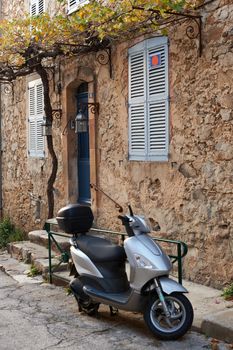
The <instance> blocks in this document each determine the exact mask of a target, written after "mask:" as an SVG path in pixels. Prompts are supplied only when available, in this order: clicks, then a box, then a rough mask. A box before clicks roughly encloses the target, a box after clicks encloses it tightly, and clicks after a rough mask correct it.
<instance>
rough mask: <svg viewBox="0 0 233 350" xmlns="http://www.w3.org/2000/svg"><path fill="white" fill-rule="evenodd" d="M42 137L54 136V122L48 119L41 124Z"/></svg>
mask: <svg viewBox="0 0 233 350" xmlns="http://www.w3.org/2000/svg"><path fill="white" fill-rule="evenodd" d="M41 131H42V136H50V135H52V122H51V121H50V120H48V119H47V118H46V119H44V120H43V122H42V123H41Z"/></svg>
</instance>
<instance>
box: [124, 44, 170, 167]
mask: <svg viewBox="0 0 233 350" xmlns="http://www.w3.org/2000/svg"><path fill="white" fill-rule="evenodd" d="M168 109H169V90H168V40H167V38H166V37H157V38H152V39H148V40H145V41H143V42H141V43H139V44H137V45H135V46H134V47H132V48H130V49H129V159H130V160H144V161H166V160H168V141H169V140H168V138H169V131H168Z"/></svg>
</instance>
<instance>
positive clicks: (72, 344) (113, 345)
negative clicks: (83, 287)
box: [0, 271, 230, 350]
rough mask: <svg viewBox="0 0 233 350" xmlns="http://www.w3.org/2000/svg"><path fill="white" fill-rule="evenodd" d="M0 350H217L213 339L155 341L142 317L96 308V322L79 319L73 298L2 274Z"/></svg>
mask: <svg viewBox="0 0 233 350" xmlns="http://www.w3.org/2000/svg"><path fill="white" fill-rule="evenodd" d="M0 314H1V317H0V344H1V345H0V349H1V350H16V349H17V350H23V349H24V350H31V349H33V350H45V349H49V350H55V349H63V350H65V349H67V350H68V349H69V350H77V349H83V350H90V349H92V350H94V349H96V350H110V349H111V350H122V349H127V350H130V349H134V350H141V349H147V350H152V349H161V350H171V349H177V350H187V349H197V350H200V349H215V350H216V349H218V350H228V349H230V348H229V346H228V345H226V344H223V343H218V344H217V347H216V346H215V347H213V346H212V339H208V338H206V337H205V336H203V335H200V334H198V333H195V332H190V333H188V334H187V335H186V336H185V337H184V338H182V339H181V340H179V341H174V342H161V341H158V340H156V339H155V338H154V337H153V336H152V335H151V334H150V333H149V331H148V330H147V328H146V326H145V325H144V322H143V318H142V316H141V315H138V314H132V313H125V312H120V313H119V315H117V316H114V317H112V316H110V314H109V311H108V308H107V307H105V306H101V307H100V312H99V316H98V318H91V317H89V316H87V315H84V314H80V313H79V312H78V307H77V305H76V302H75V300H74V298H73V297H72V296H67V295H66V291H65V290H64V289H63V288H60V287H54V286H51V285H48V284H38V283H30V284H29V283H23V284H19V283H18V282H16V281H15V280H13V279H12V278H11V277H9V276H7V275H5V274H4V273H3V272H2V271H0Z"/></svg>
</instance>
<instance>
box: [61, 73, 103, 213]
mask: <svg viewBox="0 0 233 350" xmlns="http://www.w3.org/2000/svg"><path fill="white" fill-rule="evenodd" d="M67 68H68V67H67ZM74 77H75V78H74ZM64 81H65V89H64V90H63V114H64V116H65V118H64V120H63V130H65V132H63V135H62V158H63V179H64V189H65V200H66V202H68V203H75V202H76V201H77V197H78V180H77V179H78V175H77V147H78V146H77V137H76V136H77V135H76V134H75V133H74V130H72V129H71V128H70V120H71V119H73V118H74V117H75V116H76V113H77V103H76V92H77V89H78V87H79V86H80V85H81V84H82V83H84V82H85V83H87V84H88V102H90V103H92V102H96V101H95V99H96V78H95V74H94V73H93V71H92V69H90V68H87V67H78V68H76V69H72V71H70V70H69V74H67V75H65V74H64ZM96 118H97V115H96V114H94V113H93V110H92V109H90V110H89V135H90V137H89V151H90V182H91V183H96V182H97V168H96V148H97V147H96V136H95V134H96ZM91 199H92V203H91V204H92V208H93V209H94V211H95V210H96V208H97V204H96V192H95V191H92V195H91Z"/></svg>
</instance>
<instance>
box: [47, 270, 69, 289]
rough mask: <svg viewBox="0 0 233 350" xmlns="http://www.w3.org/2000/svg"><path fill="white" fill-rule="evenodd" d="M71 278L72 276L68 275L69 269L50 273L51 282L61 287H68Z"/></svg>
mask: <svg viewBox="0 0 233 350" xmlns="http://www.w3.org/2000/svg"><path fill="white" fill-rule="evenodd" d="M73 278H74V277H73V276H70V274H69V271H58V272H54V273H53V275H52V284H55V285H56V286H61V287H69V283H70V281H72V279H73ZM47 279H48V277H47Z"/></svg>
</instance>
